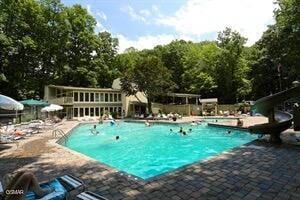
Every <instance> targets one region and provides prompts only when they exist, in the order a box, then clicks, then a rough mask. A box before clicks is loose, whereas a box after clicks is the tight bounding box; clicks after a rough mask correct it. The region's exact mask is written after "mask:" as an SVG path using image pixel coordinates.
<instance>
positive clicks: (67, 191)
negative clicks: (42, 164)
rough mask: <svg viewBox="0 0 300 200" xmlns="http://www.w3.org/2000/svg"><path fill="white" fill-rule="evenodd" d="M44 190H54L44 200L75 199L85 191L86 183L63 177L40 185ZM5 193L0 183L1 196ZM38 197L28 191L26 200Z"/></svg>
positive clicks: (67, 176)
mask: <svg viewBox="0 0 300 200" xmlns="http://www.w3.org/2000/svg"><path fill="white" fill-rule="evenodd" d="M40 186H41V187H42V188H49V187H51V188H54V192H52V193H50V194H47V195H46V196H44V197H43V198H42V199H43V200H60V199H61V200H65V199H75V196H76V195H77V194H79V193H81V192H83V191H84V189H85V185H84V183H83V182H82V181H81V180H80V179H78V178H76V177H74V176H71V175H63V176H61V177H59V178H56V179H54V180H51V181H49V182H46V183H42V184H40ZM1 191H2V193H3V192H4V189H3V187H2V184H1V182H0V196H1ZM35 199H36V195H35V193H34V192H32V191H28V192H27V193H26V196H25V200H35Z"/></svg>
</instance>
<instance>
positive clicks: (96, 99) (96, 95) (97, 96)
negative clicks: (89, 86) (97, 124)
mask: <svg viewBox="0 0 300 200" xmlns="http://www.w3.org/2000/svg"><path fill="white" fill-rule="evenodd" d="M95 101H96V102H99V93H95Z"/></svg>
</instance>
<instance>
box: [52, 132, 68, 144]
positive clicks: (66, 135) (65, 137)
mask: <svg viewBox="0 0 300 200" xmlns="http://www.w3.org/2000/svg"><path fill="white" fill-rule="evenodd" d="M52 136H54V137H55V138H56V137H57V136H61V137H60V139H61V138H64V142H65V144H66V142H67V140H68V138H69V137H68V136H69V135H68V134H65V132H64V131H63V130H61V129H57V128H56V129H54V130H53V131H52Z"/></svg>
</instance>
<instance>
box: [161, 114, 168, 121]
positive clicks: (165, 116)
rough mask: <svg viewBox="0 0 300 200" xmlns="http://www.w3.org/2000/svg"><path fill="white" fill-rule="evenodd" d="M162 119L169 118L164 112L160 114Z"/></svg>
mask: <svg viewBox="0 0 300 200" xmlns="http://www.w3.org/2000/svg"><path fill="white" fill-rule="evenodd" d="M161 117H162V118H163V119H166V120H168V119H169V118H168V116H167V115H166V114H162V116H161Z"/></svg>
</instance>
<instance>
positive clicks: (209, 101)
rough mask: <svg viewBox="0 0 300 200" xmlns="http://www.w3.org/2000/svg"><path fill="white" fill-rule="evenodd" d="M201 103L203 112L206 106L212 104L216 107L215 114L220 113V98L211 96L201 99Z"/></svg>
mask: <svg viewBox="0 0 300 200" xmlns="http://www.w3.org/2000/svg"><path fill="white" fill-rule="evenodd" d="M200 103H201V110H202V112H203V111H204V110H205V107H206V106H208V105H210V106H213V107H214V110H215V111H214V112H215V113H214V114H215V115H216V114H217V113H218V99H217V98H210V99H200Z"/></svg>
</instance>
